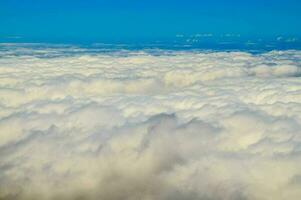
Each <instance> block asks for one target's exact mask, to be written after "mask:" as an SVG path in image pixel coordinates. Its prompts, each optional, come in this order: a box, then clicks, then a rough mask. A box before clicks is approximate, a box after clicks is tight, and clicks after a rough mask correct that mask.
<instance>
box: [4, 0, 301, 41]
mask: <svg viewBox="0 0 301 200" xmlns="http://www.w3.org/2000/svg"><path fill="white" fill-rule="evenodd" d="M196 33H212V34H214V35H219V34H227V33H231V34H241V35H242V36H245V37H262V38H271V37H277V36H280V35H283V36H298V37H299V36H301V1H300V0H207V1H203V0H181V1H180V0H149V1H146V0H99V1H96V0H0V39H2V40H3V39H5V38H6V39H7V38H17V37H20V39H21V40H25V41H44V40H45V41H48V40H52V41H56V40H57V41H64V40H69V41H75V42H76V41H81V40H83V41H84V40H88V41H103V40H106V41H110V40H121V41H122V40H128V39H137V40H139V39H149V40H155V39H162V38H171V37H174V36H175V35H177V34H184V35H189V34H196Z"/></svg>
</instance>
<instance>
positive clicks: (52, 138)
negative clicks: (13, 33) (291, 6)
mask: <svg viewBox="0 0 301 200" xmlns="http://www.w3.org/2000/svg"><path fill="white" fill-rule="evenodd" d="M6 48H8V49H10V48H9V47H6ZM16 51H17V52H19V53H18V54H17V55H14V52H16ZM36 51H37V50H36V49H31V48H30V47H25V49H23V50H20V48H17V47H14V48H12V49H10V50H9V53H7V52H6V53H3V52H2V53H1V56H2V57H1V59H0V158H1V159H0V199H1V198H2V199H76V198H78V199H139V200H140V199H143V200H149V199H150V200H151V199H156V200H157V199H159V200H160V199H162V200H164V199H229V200H230V199H231V200H232V199H238V200H240V199H256V200H257V199H258V200H266V199H271V200H277V199H279V200H280V199H284V198H286V199H292V200H298V199H300V197H301V190H300V187H301V185H300V176H301V168H300V165H301V159H300V158H301V156H300V151H301V132H300V130H301V114H300V113H301V80H300V77H299V76H300V61H301V52H300V51H272V52H269V53H262V54H250V53H244V52H188V51H187V52H168V53H167V52H164V51H162V52H158V53H159V56H154V55H152V54H149V53H146V52H133V51H130V52H115V53H111V54H110V53H93V54H92V53H85V50H84V49H76V50H72V49H69V50H68V51H76V52H77V53H76V54H72V55H70V54H68V53H67V54H66V53H65V52H64V51H63V50H62V48H57V49H40V50H39V52H38V53H37V52H36ZM20 52H21V53H20ZM78 52H83V53H78ZM37 55H38V56H37ZM49 55H50V56H49ZM52 55H55V56H52Z"/></svg>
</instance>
